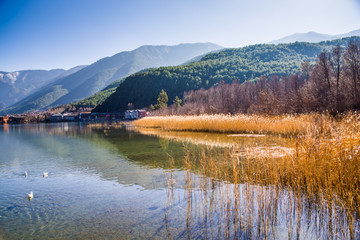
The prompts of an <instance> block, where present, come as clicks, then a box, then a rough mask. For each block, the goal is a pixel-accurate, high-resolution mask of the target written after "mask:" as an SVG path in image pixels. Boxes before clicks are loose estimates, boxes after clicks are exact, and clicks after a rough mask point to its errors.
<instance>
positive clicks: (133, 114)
mask: <svg viewBox="0 0 360 240" xmlns="http://www.w3.org/2000/svg"><path fill="white" fill-rule="evenodd" d="M147 115H148V112H146V111H145V110H143V109H136V110H127V111H126V112H125V117H124V119H126V120H132V119H139V118H143V117H146V116H147Z"/></svg>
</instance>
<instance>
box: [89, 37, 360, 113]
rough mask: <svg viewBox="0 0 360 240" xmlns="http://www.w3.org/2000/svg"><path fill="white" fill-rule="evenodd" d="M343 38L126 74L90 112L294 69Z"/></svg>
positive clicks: (230, 52)
mask: <svg viewBox="0 0 360 240" xmlns="http://www.w3.org/2000/svg"><path fill="white" fill-rule="evenodd" d="M350 39H359V38H356V37H353V38H344V39H338V40H334V41H326V42H321V43H299V42H297V43H292V44H279V45H273V44H261V45H252V46H248V47H243V48H237V49H226V50H223V51H220V52H217V53H211V54H208V55H206V56H204V57H203V58H202V59H201V60H200V61H198V62H193V63H190V64H188V65H184V66H177V67H161V68H157V69H151V70H149V71H147V72H143V73H137V74H134V75H131V76H129V77H127V78H126V79H125V80H124V82H122V83H121V84H120V86H119V87H118V88H117V90H116V92H115V93H113V94H112V95H111V96H110V97H109V98H108V99H107V100H106V101H105V102H104V103H103V104H101V105H99V106H97V107H96V108H95V109H94V110H93V111H94V112H118V111H120V112H121V111H124V110H126V108H127V105H128V103H132V104H133V105H134V106H135V108H143V107H148V106H149V105H150V104H155V103H156V101H157V97H158V94H159V93H160V91H161V90H162V89H164V90H165V91H166V92H167V94H168V97H169V102H170V103H171V102H172V101H173V100H174V99H175V97H176V96H179V97H180V98H182V97H183V94H184V92H186V91H189V90H195V89H200V88H205V89H207V88H209V87H211V86H214V85H217V84H218V83H219V82H220V81H223V82H225V83H231V82H233V81H235V80H236V81H237V82H239V83H242V82H244V81H251V80H256V79H257V78H259V77H260V76H267V77H270V76H273V75H277V76H279V77H282V76H286V75H290V74H293V73H297V72H299V70H300V65H301V63H303V62H304V61H309V62H313V63H314V62H315V60H316V59H317V56H318V54H319V53H320V52H321V51H322V50H324V49H327V50H330V49H332V48H333V47H335V46H337V45H341V46H344V47H345V46H347V45H348V43H349V41H350Z"/></svg>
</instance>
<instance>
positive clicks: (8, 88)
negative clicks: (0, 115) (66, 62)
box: [0, 69, 66, 109]
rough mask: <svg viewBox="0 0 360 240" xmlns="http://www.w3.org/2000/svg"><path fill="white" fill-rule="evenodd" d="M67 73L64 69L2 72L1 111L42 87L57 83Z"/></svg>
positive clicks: (0, 75) (0, 88)
mask: <svg viewBox="0 0 360 240" xmlns="http://www.w3.org/2000/svg"><path fill="white" fill-rule="evenodd" d="M65 72H66V71H65V70H64V69H54V70H49V71H46V70H24V71H16V72H0V109H3V108H6V107H8V106H10V105H12V104H14V103H15V102H17V101H19V100H21V99H23V98H24V97H26V96H28V95H29V94H31V93H33V92H34V91H36V90H39V89H40V88H41V87H42V86H44V85H46V84H49V83H50V82H52V81H55V80H56V78H57V77H59V76H60V75H61V74H63V73H65Z"/></svg>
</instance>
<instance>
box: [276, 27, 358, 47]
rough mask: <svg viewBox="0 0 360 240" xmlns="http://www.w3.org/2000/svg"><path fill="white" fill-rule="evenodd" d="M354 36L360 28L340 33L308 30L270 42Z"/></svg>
mask: <svg viewBox="0 0 360 240" xmlns="http://www.w3.org/2000/svg"><path fill="white" fill-rule="evenodd" d="M352 36H360V29H358V30H355V31H351V32H348V33H345V34H339V35H327V34H321V33H317V32H308V33H295V34H292V35H290V36H286V37H283V38H281V39H279V40H275V41H271V42H269V43H270V44H279V43H293V42H314V43H315V42H321V41H328V40H335V39H340V38H345V37H352Z"/></svg>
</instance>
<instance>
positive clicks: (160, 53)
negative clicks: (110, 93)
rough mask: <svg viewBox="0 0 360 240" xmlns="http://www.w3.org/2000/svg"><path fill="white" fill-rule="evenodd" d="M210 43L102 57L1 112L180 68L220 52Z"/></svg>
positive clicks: (48, 104)
mask: <svg viewBox="0 0 360 240" xmlns="http://www.w3.org/2000/svg"><path fill="white" fill-rule="evenodd" d="M220 48H222V47H220V46H218V45H215V44H212V43H195V44H180V45H176V46H142V47H139V48H137V49H135V50H133V51H126V52H121V53H118V54H116V55H114V56H112V57H106V58H103V59H100V60H99V61H97V62H95V63H93V64H91V65H89V66H87V67H85V68H83V69H81V70H80V71H78V72H76V73H74V74H71V75H69V76H66V77H63V78H61V79H58V80H57V81H54V82H52V83H51V84H49V85H46V86H44V87H43V88H42V89H40V90H39V91H36V92H34V93H33V94H31V95H30V96H28V97H26V98H25V99H23V100H22V101H19V102H18V103H16V104H14V105H12V106H11V107H10V108H8V109H6V110H5V111H3V113H4V112H7V113H22V112H27V111H33V110H38V109H44V108H48V107H51V106H56V105H61V104H67V103H71V102H74V101H78V100H81V99H84V98H86V97H88V96H91V95H92V94H94V93H96V92H98V91H100V90H102V89H103V88H105V87H106V86H108V85H109V84H111V83H112V82H114V81H116V80H118V79H121V78H123V77H125V76H128V75H130V74H133V73H135V72H138V71H139V70H142V69H145V68H150V67H159V66H171V65H178V64H181V63H183V62H185V61H187V60H189V59H191V58H194V57H196V56H198V55H201V54H204V53H207V52H210V51H213V50H217V49H220Z"/></svg>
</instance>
